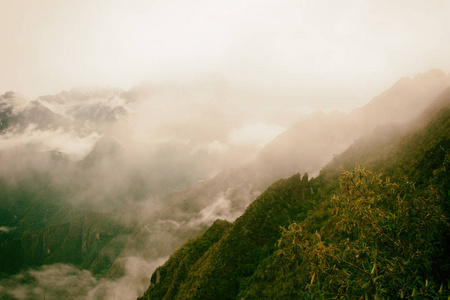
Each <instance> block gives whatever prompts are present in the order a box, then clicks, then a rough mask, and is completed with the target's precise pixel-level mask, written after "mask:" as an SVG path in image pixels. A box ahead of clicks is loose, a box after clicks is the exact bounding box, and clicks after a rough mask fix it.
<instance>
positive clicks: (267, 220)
mask: <svg viewBox="0 0 450 300" xmlns="http://www.w3.org/2000/svg"><path fill="white" fill-rule="evenodd" d="M449 104H450V90H449V91H447V92H446V93H444V94H442V95H441V96H440V98H439V99H438V100H437V101H436V102H434V103H433V105H432V106H431V107H430V109H429V110H427V111H426V112H425V113H424V114H422V115H421V117H420V118H419V119H417V120H416V121H415V122H414V123H413V124H411V125H410V127H408V128H405V127H403V128H402V127H398V126H394V127H389V130H387V129H386V128H384V129H381V130H380V131H379V132H375V133H374V134H373V135H371V136H369V137H366V138H362V139H359V140H358V141H356V142H355V143H354V144H353V145H352V147H350V148H349V149H348V150H347V151H346V152H344V153H343V154H342V155H339V156H337V157H335V159H334V160H333V162H331V163H330V164H329V165H328V166H327V167H325V168H324V169H323V170H322V171H321V172H320V175H319V176H318V177H317V178H313V179H311V180H309V181H308V179H307V177H306V176H304V179H302V180H300V178H299V176H298V175H297V176H294V177H292V178H290V179H287V180H281V181H279V182H277V183H275V184H274V185H272V186H271V188H269V189H268V190H267V191H266V192H264V193H263V194H262V195H261V196H260V197H258V198H257V199H256V200H255V201H254V202H253V203H252V204H251V205H250V206H249V207H248V209H247V210H246V212H245V213H244V214H243V215H242V216H241V217H240V218H238V219H237V220H236V221H235V222H234V223H233V225H232V227H231V228H230V229H229V230H228V231H227V232H226V233H225V234H224V235H223V237H222V238H221V239H220V240H219V241H218V242H217V243H215V244H214V245H212V246H211V247H210V248H209V249H208V251H206V252H205V253H204V254H203V255H202V257H201V258H199V259H198V260H197V261H193V262H191V263H190V264H189V266H186V265H184V266H183V268H184V269H186V268H188V270H189V271H188V276H186V277H182V278H178V279H175V280H178V281H177V282H173V281H174V279H173V278H176V277H174V275H173V274H169V275H166V276H165V277H164V278H170V279H169V280H170V281H171V284H170V285H174V284H175V285H176V286H179V290H178V293H176V294H173V291H171V293H169V290H168V288H167V286H168V285H167V282H164V278H163V277H160V278H159V280H158V281H155V280H152V282H151V284H150V288H149V289H148V291H147V292H146V293H145V294H144V295H143V296H142V298H141V299H163V298H164V297H165V296H167V297H169V295H170V298H171V299H235V298H238V299H243V298H244V299H292V298H308V297H312V298H320V297H322V298H326V299H329V298H336V299H338V298H339V297H340V296H339V295H342V297H344V298H347V299H348V298H352V299H353V298H358V299H359V298H360V297H361V296H364V293H367V295H371V296H378V297H381V298H397V297H400V298H402V297H411V296H412V297H414V296H418V295H421V296H420V297H428V298H429V297H431V298H438V297H444V298H446V297H448V296H449V290H448V288H447V284H448V282H447V280H448V278H449V274H450V273H449V271H450V268H449V266H450V261H449V258H448V256H447V255H446V254H445V253H448V251H449V250H450V247H449V245H450V243H449V241H450V235H449V232H450V230H449V223H448V220H449V217H450V210H449V207H450V206H449V191H450V184H449V179H448V178H449V174H448V171H449V169H448V166H449V157H450V153H449V146H450V144H449V141H450V132H449V128H450V126H449V125H450V124H449V122H450V121H449V120H450V109H449ZM394 128H397V129H396V130H393V129H394ZM386 132H390V133H391V134H385V133H386ZM357 164H361V165H367V166H368V167H370V168H371V169H372V170H374V171H375V172H376V173H372V172H370V171H367V170H365V169H363V168H359V167H357V168H356V169H355V171H353V172H346V173H345V172H344V174H343V175H341V174H342V172H343V171H345V170H353V169H354V168H355V165H357ZM377 173H380V175H377ZM381 174H382V175H381ZM389 178H392V179H391V180H389ZM360 192H361V193H362V194H359V193H360ZM333 194H335V195H336V196H335V197H333ZM289 224H290V225H289ZM280 227H281V228H283V229H282V230H281V231H280ZM200 238H201V237H200ZM277 241H278V242H277ZM276 245H277V246H276ZM181 249H183V251H195V245H194V244H192V243H191V244H187V245H184V246H183V247H182V248H181ZM180 251H181V250H180ZM179 255H180V252H176V253H175V254H174V256H173V257H178V256H179ZM173 257H172V258H171V259H169V261H168V262H167V263H166V264H165V265H164V266H162V267H161V268H159V269H157V272H156V273H155V274H154V275H153V277H152V278H155V276H158V275H157V274H158V273H159V274H161V273H162V272H166V271H168V266H171V267H170V269H171V270H175V269H176V268H175V267H174V266H173V264H175V265H176V264H177V263H176V261H174V259H173Z"/></svg>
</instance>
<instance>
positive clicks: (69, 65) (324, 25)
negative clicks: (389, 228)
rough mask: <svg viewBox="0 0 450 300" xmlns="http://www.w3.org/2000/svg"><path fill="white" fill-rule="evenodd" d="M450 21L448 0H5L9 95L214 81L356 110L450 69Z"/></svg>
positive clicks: (1, 76) (3, 76) (0, 45)
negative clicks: (404, 81) (409, 80)
mask: <svg viewBox="0 0 450 300" xmlns="http://www.w3.org/2000/svg"><path fill="white" fill-rule="evenodd" d="M449 16H450V1H445V0H427V1H422V0H399V1H380V0H370V1H361V0H357V1H334V0H330V1H326V0H314V1H300V0H297V1H290V0H287V1H285V0H276V1H275V0H273V1H264V0H254V1H253V0H251V1H245V0H221V1H215V0H192V1H184V0H164V1H161V0H153V1H151V0H126V1H125V0H123V1H122V0H0V93H3V92H5V91H9V90H14V91H16V92H20V93H22V94H25V95H26V96H28V97H32V98H33V97H37V96H40V95H43V94H54V93H57V92H59V91H61V90H67V89H71V88H73V87H77V86H109V87H119V88H124V89H128V88H130V87H132V86H134V85H137V84H139V83H141V82H142V81H155V82H160V81H165V80H171V81H181V82H195V81H198V80H200V81H201V80H204V79H205V78H208V77H210V76H213V77H215V78H223V79H224V80H226V81H227V82H229V83H231V84H233V85H234V84H235V85H240V86H246V87H250V88H251V89H256V90H259V91H262V92H264V93H267V94H269V95H273V96H274V97H279V96H281V97H286V98H290V99H293V100H292V101H305V102H308V101H314V102H316V103H323V105H324V106H327V105H328V106H334V107H339V105H343V106H352V105H357V104H358V103H362V102H363V103H365V102H367V101H369V100H370V98H372V97H373V96H376V95H377V94H378V93H380V92H382V91H383V90H385V89H387V88H388V87H389V86H390V85H391V84H393V83H394V82H395V81H396V80H398V79H399V78H400V77H403V76H409V77H412V76H414V75H415V74H417V73H420V72H425V71H427V70H429V69H431V68H440V69H442V70H444V71H445V72H447V73H448V72H450V18H449ZM338 104H339V105H338Z"/></svg>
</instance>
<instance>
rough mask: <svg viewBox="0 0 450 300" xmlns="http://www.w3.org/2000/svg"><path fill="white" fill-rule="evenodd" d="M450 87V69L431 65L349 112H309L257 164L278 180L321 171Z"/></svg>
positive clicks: (414, 113)
mask: <svg viewBox="0 0 450 300" xmlns="http://www.w3.org/2000/svg"><path fill="white" fill-rule="evenodd" d="M449 86H450V75H449V74H445V73H444V72H443V71H441V70H430V71H428V72H426V73H423V74H419V75H417V76H415V77H414V78H413V79H410V78H402V79H400V80H399V81H398V82H396V83H395V84H394V85H393V86H392V87H391V88H389V89H388V90H386V91H385V92H383V93H381V94H380V95H378V96H376V97H374V98H373V99H372V100H371V101H370V102H369V103H368V104H366V105H365V106H363V107H361V108H358V109H355V110H354V111H352V112H350V113H349V114H348V115H347V114H343V113H338V112H332V113H330V114H325V113H322V112H317V113H315V114H311V115H307V116H305V117H304V118H302V119H301V120H300V121H299V122H298V123H297V124H295V125H294V126H292V127H291V128H289V129H288V130H286V131H285V132H283V133H282V134H281V135H279V136H278V137H276V138H275V139H274V140H273V141H272V142H270V143H269V144H267V145H266V146H265V148H264V149H263V150H262V151H261V152H260V154H259V156H258V158H257V159H256V162H255V164H256V165H258V167H260V168H261V172H266V173H270V174H271V175H273V176H275V177H274V179H275V178H280V177H287V176H290V175H292V174H294V173H295V172H308V173H309V174H317V172H318V171H319V170H320V168H321V167H323V166H324V165H325V164H326V163H327V162H329V161H330V160H331V159H332V158H333V155H336V154H339V153H341V152H342V151H344V150H345V149H346V148H347V147H348V146H350V144H351V143H353V141H355V140H356V139H358V138H359V137H361V136H363V135H367V134H370V133H371V132H372V131H373V130H375V128H376V127H377V126H382V125H384V124H388V123H405V122H408V121H411V120H413V119H414V118H416V117H417V116H418V115H419V114H420V113H422V112H423V111H424V109H425V108H427V107H428V106H429V105H430V104H431V103H432V102H433V101H434V99H435V98H436V97H437V95H439V94H440V93H441V92H442V91H443V90H444V89H445V88H447V87H449Z"/></svg>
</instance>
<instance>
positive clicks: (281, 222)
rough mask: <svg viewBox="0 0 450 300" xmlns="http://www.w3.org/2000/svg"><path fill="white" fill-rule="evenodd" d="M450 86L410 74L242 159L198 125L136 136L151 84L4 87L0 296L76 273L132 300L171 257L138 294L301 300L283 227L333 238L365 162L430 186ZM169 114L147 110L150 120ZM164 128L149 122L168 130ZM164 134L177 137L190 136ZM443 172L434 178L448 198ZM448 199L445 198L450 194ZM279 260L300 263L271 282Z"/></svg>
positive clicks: (435, 76) (103, 293) (444, 140)
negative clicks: (348, 182) (344, 187)
mask: <svg viewBox="0 0 450 300" xmlns="http://www.w3.org/2000/svg"><path fill="white" fill-rule="evenodd" d="M449 85H450V75H448V74H445V73H444V72H442V71H439V70H431V71H429V72H427V73H423V74H419V75H417V76H415V77H414V78H412V79H410V78H403V79H400V80H399V81H398V82H397V83H395V84H394V85H393V86H392V87H391V88H389V89H388V90H387V91H385V92H383V93H381V94H380V95H379V96H377V97H375V98H374V99H372V100H371V101H370V102H369V103H368V104H367V105H365V106H363V107H361V108H358V109H356V110H354V111H352V112H350V113H341V112H337V111H335V112H331V113H323V112H316V113H312V114H309V115H305V116H300V117H299V120H298V121H297V122H296V123H295V124H293V125H292V126H291V127H289V128H288V129H287V130H285V131H284V132H282V133H281V134H279V135H278V136H276V137H275V138H274V139H273V140H272V141H270V142H269V143H267V144H266V145H265V146H264V147H263V148H262V149H260V151H259V154H257V155H255V156H254V158H253V159H244V158H242V157H241V158H239V159H238V160H236V161H235V162H234V163H233V164H231V165H230V164H228V163H229V162H230V161H232V160H233V159H234V157H236V154H235V153H239V151H241V153H242V156H245V155H244V154H245V153H250V152H246V151H248V150H245V151H244V150H242V149H250V148H240V147H243V146H240V145H238V146H235V148H230V147H232V146H224V140H223V139H222V140H221V139H220V138H217V139H214V138H210V137H208V136H206V135H205V136H200V135H198V134H196V131H195V130H194V129H196V130H197V129H199V128H200V127H199V126H198V125H196V124H195V123H187V125H186V126H185V129H186V130H187V131H186V134H187V135H186V137H187V138H189V139H190V140H189V141H183V140H181V139H179V140H176V141H173V140H161V138H160V137H159V136H155V135H154V134H153V133H152V132H150V133H148V132H147V131H146V130H147V129H146V127H141V126H140V127H139V128H138V129H139V132H141V133H140V135H136V136H133V137H130V135H132V134H131V133H130V132H128V130H129V129H130V128H134V127H132V126H131V125H134V124H142V122H143V119H142V118H144V120H145V121H146V118H145V115H142V116H141V115H139V114H138V113H137V112H136V110H139V108H142V106H139V105H142V104H139V105H138V103H141V102H140V101H141V100H140V99H141V98H142V97H145V96H148V95H154V94H156V95H158V96H160V97H166V98H167V97H168V96H167V93H168V92H157V91H156V92H155V88H154V87H151V88H144V87H142V86H141V87H137V88H134V89H131V90H130V91H120V90H112V89H111V90H98V91H90V90H73V91H69V92H62V93H60V94H57V95H53V96H43V97H40V98H38V99H36V100H34V101H27V100H26V99H24V98H23V97H22V96H20V95H18V94H16V93H13V92H7V93H5V94H4V95H2V96H1V98H0V118H1V122H0V130H1V135H2V144H3V145H5V146H4V147H2V149H0V161H1V165H2V168H1V170H0V175H1V176H0V185H1V190H2V192H1V193H0V197H1V199H0V203H1V204H0V216H1V224H0V226H1V227H0V228H1V230H0V238H1V245H0V265H1V269H0V272H1V273H2V277H3V278H4V279H3V280H2V281H1V286H2V287H1V288H0V295H2V297H6V298H7V297H9V298H12V299H16V298H15V296H14V293H13V292H14V291H17V289H18V285H17V282H16V281H14V278H15V277H14V276H17V275H14V274H20V273H18V272H24V271H25V270H27V269H29V268H30V267H32V268H39V267H42V266H44V265H54V264H60V263H64V264H70V265H73V266H75V267H76V268H79V269H86V270H89V271H90V272H91V273H92V274H93V275H94V276H95V277H96V278H97V279H96V280H97V281H96V285H95V288H93V289H92V290H91V291H88V294H87V295H81V296H80V295H72V298H77V297H80V298H81V299H83V297H84V298H92V299H98V298H111V297H113V296H114V297H117V298H120V299H132V298H133V297H134V298H136V297H138V296H142V294H143V293H144V290H145V288H147V286H148V277H146V276H149V275H150V274H151V273H152V272H153V270H152V269H149V268H153V269H155V268H156V267H157V266H158V264H160V263H162V262H164V261H165V260H166V259H167V258H168V257H169V255H170V254H171V253H172V255H171V256H170V259H169V260H167V262H166V263H165V264H164V265H163V266H162V267H159V268H157V269H156V271H155V273H154V274H153V276H152V279H151V284H150V287H149V288H148V290H147V291H146V292H145V294H144V296H142V299H147V298H150V299H154V298H158V299H159V298H164V299H173V298H176V297H178V298H181V299H187V298H202V299H218V298H224V299H225V298H237V297H239V298H241V297H242V298H258V299H261V298H271V297H276V298H280V297H281V298H283V297H284V298H289V297H292V296H293V295H294V294H295V292H294V294H289V293H290V292H291V291H292V290H296V289H297V288H298V287H297V285H296V284H294V283H293V281H292V280H294V279H293V278H294V277H295V276H297V275H294V274H295V272H294V271H293V270H296V269H295V268H293V267H292V265H290V264H286V262H280V261H279V260H280V259H279V256H280V255H279V253H280V252H279V251H281V250H280V248H277V247H276V246H275V244H277V242H278V241H279V240H280V239H281V238H282V235H281V232H280V227H282V228H287V227H288V226H289V225H290V224H292V223H293V222H296V223H298V224H302V222H304V224H306V225H304V226H306V227H308V226H309V227H310V228H309V229H310V231H311V230H313V231H314V230H317V231H318V232H320V234H322V232H324V233H325V232H326V230H328V229H327V228H328V227H329V226H330V225H328V223H327V222H328V220H331V219H330V218H328V215H329V211H327V210H326V207H327V206H329V200H330V199H331V198H332V194H333V193H338V190H339V175H340V174H341V173H342V172H344V171H345V170H351V169H354V167H355V165H356V164H363V165H365V166H366V167H368V168H371V169H373V170H375V171H377V172H383V174H388V175H389V176H391V177H393V178H396V179H397V180H400V179H401V178H402V177H404V176H408V177H409V178H412V179H414V181H416V182H418V186H420V187H421V189H423V190H425V189H427V188H428V187H429V186H431V184H430V183H429V182H430V180H431V179H430V178H433V174H435V173H439V172H444V171H439V170H441V166H442V164H444V165H445V157H446V156H445V153H448V126H447V125H448V103H449V102H448V99H449V97H448V91H447V92H446V93H444V94H442V95H441V96H440V98H438V100H437V101H436V97H437V96H438V95H440V94H441V92H442V91H443V90H444V89H445V88H446V87H448V86H449ZM169 94H170V93H169ZM181 94H183V93H181ZM206 94H207V96H206V98H207V97H208V96H209V95H210V94H208V93H206ZM195 95H197V94H195ZM170 103H172V102H170ZM175 103H176V102H175ZM146 105H148V104H146ZM158 105H160V104H158V103H154V102H151V105H149V106H150V108H151V110H146V112H148V111H153V110H154V109H156V108H157V107H158ZM170 105H171V106H170V107H172V108H171V109H173V107H174V106H173V105H175V104H173V103H172V104H170ZM196 105H197V107H200V108H202V109H204V112H205V113H206V114H205V115H203V114H202V115H200V116H201V118H205V119H206V120H207V121H209V117H207V114H208V113H212V114H213V115H214V114H216V111H215V110H214V108H212V107H206V108H205V103H204V102H202V101H200V102H198V103H197V104H196ZM175 107H176V106H175ZM230 111H231V110H230ZM137 115H138V116H139V118H137V117H136V116H137ZM217 116H218V115H217ZM230 116H234V117H233V118H234V119H233V120H240V118H241V115H240V114H237V115H233V114H231V112H229V111H228V110H226V109H225V112H224V113H223V119H222V117H220V118H219V119H217V121H221V120H223V124H225V127H226V126H228V122H226V121H225V119H226V118H228V117H230ZM438 116H441V119H439V118H438ZM154 118H155V120H154V121H153V120H151V122H150V123H149V124H150V125H151V126H162V125H158V124H165V123H164V122H167V124H169V121H170V120H165V119H164V118H159V119H158V116H157V115H155V116H154ZM202 120H203V119H202ZM185 121H186V120H185ZM187 121H191V120H187ZM187 121H186V122H187ZM146 122H147V121H146ZM153 122H154V123H153ZM239 122H241V121H239ZM239 122H238V123H239ZM219 123H220V122H219ZM145 124H147V123H145ZM155 124H156V125H155ZM181 124H182V123H181ZM433 124H434V125H433ZM189 126H192V127H189ZM211 126H212V128H213V129H214V128H215V127H214V126H216V125H214V124H212V125H211ZM230 126H231V125H230ZM433 126H435V127H436V128H434V127H433ZM152 128H153V127H152ZM159 128H160V129H161V130H163V132H166V133H169V134H173V133H174V132H175V133H176V132H179V130H180V128H181V127H178V126H175V127H174V128H171V126H166V127H159ZM217 128H218V127H217ZM230 128H231V129H232V127H230ZM231 129H230V130H231ZM152 130H154V129H149V131H152ZM142 134H145V135H142ZM189 134H192V135H189ZM217 134H218V136H220V135H223V134H224V133H223V132H220V131H217ZM54 136H56V137H57V138H54V141H51V138H50V137H54ZM140 137H145V139H143V140H142V141H140V142H139V143H136V139H138V140H139V138H140ZM177 138H178V137H177ZM74 140H75V141H77V143H74V144H71V146H72V147H71V148H70V149H77V151H76V152H70V151H65V149H66V148H65V147H64V145H66V144H67V143H73V141H74ZM205 145H207V147H209V148H207V147H206V146H205ZM212 145H214V146H215V147H222V148H223V149H231V150H229V152H226V151H228V150H220V151H225V152H220V151H219V150H217V151H216V150H214V151H213V150H211V149H216V148H211V147H212ZM230 145H231V144H230ZM417 145H422V146H421V147H417ZM226 147H228V148H226ZM233 147H234V146H233ZM245 147H248V145H247V146H245ZM222 148H220V149H222ZM416 148H417V149H416ZM441 148H442V149H443V150H439V149H441ZM67 149H68V148H67ZM252 149H254V148H252ZM255 149H256V148H255ZM439 151H441V152H442V151H443V152H442V153H441V152H439ZM220 153H222V156H220ZM224 153H225V154H224ZM227 155H228V156H227ZM430 157H431V158H433V157H436V159H433V160H431V159H430ZM408 159H409V160H410V161H411V162H414V164H413V165H412V166H413V167H410V164H409V163H408ZM427 160H430V162H429V163H427ZM212 161H214V162H215V163H211V162H212ZM431 161H432V162H431ZM427 164H430V165H427ZM211 166H212V167H211ZM224 166H228V168H225V167H224ZM425 169H426V170H427V171H425ZM445 172H446V170H445ZM296 173H301V174H302V175H301V176H300V175H298V174H297V175H294V174H296ZM307 174H309V175H307ZM439 176H440V177H439ZM280 178H289V179H285V180H279V179H280ZM443 178H444V179H445V176H444V175H442V174H441V175H437V179H433V180H435V181H436V182H433V184H434V185H436V186H440V187H441V189H440V191H444V192H445V188H446V185H445V184H448V183H446V182H445V180H444V179H443ZM275 181H276V183H274V182H275ZM441 197H443V198H444V199H445V200H446V201H447V203H448V199H447V198H446V197H448V195H445V193H444V194H443V195H441ZM255 199H256V200H255ZM444 212H445V213H447V212H448V210H444ZM218 219H219V221H216V220H218ZM220 219H221V220H220ZM330 222H331V221H330ZM327 226H328V227H327ZM311 232H312V231H311ZM443 232H446V233H445V234H448V231H443ZM333 234H334V233H331V236H332V237H333ZM189 239H190V240H189ZM187 240H189V242H187V244H184V245H183V246H181V248H179V247H180V245H182V244H183V243H184V242H186V241H187ZM332 240H333V239H332V238H330V241H332ZM177 249H178V250H177ZM175 250H177V251H176V252H174V251H175ZM286 251H287V250H286ZM435 261H436V262H438V261H439V260H435ZM444 262H445V264H447V262H446V261H445V260H444ZM281 263H284V264H285V265H281ZM299 264H300V262H299ZM55 266H56V265H55ZM277 266H278V267H280V268H281V269H283V268H291V269H289V270H288V271H286V272H285V271H283V272H284V273H282V274H281V273H279V272H280V271H278V269H277V271H276V272H274V274H276V275H273V276H272V275H271V276H269V277H267V276H268V275H264V274H266V272H268V270H273V269H274V268H275V269H276V268H277ZM292 268H293V269H292ZM439 272H441V273H442V272H443V273H442V274H447V273H445V272H447V271H445V270H439ZM274 276H275V277H276V278H274ZM299 276H300V275H299ZM301 276H303V277H301ZM301 276H300V277H301V278H302V280H305V278H306V277H307V275H305V274H303V275H301ZM439 276H440V277H439ZM439 276H437V277H436V276H435V277H433V280H434V281H433V282H436V284H437V283H439V282H440V281H439V280H441V278H444V277H442V276H443V275H442V276H441V275H439ZM300 277H299V278H300ZM11 278H12V279H11ZM127 278H133V280H128V279H127ZM295 278H296V277H295ZM310 279H311V278H309V280H310ZM211 280H214V281H211ZM430 280H431V279H430ZM441 281H442V280H441ZM213 282H214V284H213ZM260 282H263V283H261V284H260ZM299 282H300V281H299ZM305 286H306V285H305ZM35 290H36V289H35ZM275 290H279V291H280V293H281V294H280V295H277V294H274V291H275ZM288 290H289V292H288ZM300 290H301V289H300ZM85 292H86V291H85ZM28 293H30V294H29V295H28V296H27V297H33V295H34V297H40V296H42V295H36V294H33V293H34V292H32V291H31V289H30V290H29V291H28ZM49 293H50V292H49ZM295 296H296V297H300V296H299V294H295ZM25 298H26V297H25ZM69 298H70V295H69ZM19 299H20V298H19Z"/></svg>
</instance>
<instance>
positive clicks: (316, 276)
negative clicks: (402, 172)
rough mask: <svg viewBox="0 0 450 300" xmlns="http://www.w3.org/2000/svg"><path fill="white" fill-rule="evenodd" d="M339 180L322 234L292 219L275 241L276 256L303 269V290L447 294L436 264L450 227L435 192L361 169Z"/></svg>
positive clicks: (345, 295)
mask: <svg viewBox="0 0 450 300" xmlns="http://www.w3.org/2000/svg"><path fill="white" fill-rule="evenodd" d="M340 185H341V191H340V193H339V195H337V196H334V197H333V198H332V200H331V208H330V209H331V215H332V216H331V218H330V219H329V220H328V222H327V224H326V225H325V226H324V229H323V230H322V232H320V233H319V232H314V233H313V232H309V231H307V230H305V228H304V225H303V224H301V223H300V224H297V223H293V224H291V225H290V226H289V228H287V229H283V233H282V237H281V239H280V240H279V244H280V251H279V254H281V255H283V256H285V257H286V258H287V259H288V260H294V261H295V262H289V263H290V264H292V263H295V264H296V265H295V268H298V270H301V271H302V272H301V273H302V275H303V276H300V277H299V278H298V279H299V280H301V281H303V282H304V286H305V288H304V289H303V292H304V293H305V294H304V296H306V295H309V297H315V298H324V299H333V298H336V299H355V298H356V299H357V298H359V297H361V296H364V297H366V298H367V297H369V296H370V297H371V298H374V299H388V298H390V299H395V298H408V297H413V296H418V297H421V298H428V299H432V298H438V297H439V296H442V295H443V294H445V295H447V294H448V288H447V283H445V288H444V282H442V280H441V278H439V274H438V273H436V270H435V267H436V266H435V265H434V264H433V262H435V261H436V259H437V258H439V257H440V256H441V255H443V254H444V253H443V244H444V242H445V240H443V235H442V234H443V233H445V232H447V231H448V226H449V224H448V220H447V218H446V217H445V216H444V213H443V210H442V207H441V205H440V204H441V199H440V197H439V196H438V194H437V193H436V190H435V189H434V188H433V187H431V186H430V187H429V188H428V189H427V190H426V191H425V194H424V195H423V196H420V195H419V194H420V193H418V192H417V191H416V189H415V187H414V184H412V183H410V182H403V183H393V182H391V181H390V180H389V178H387V179H385V180H382V179H381V176H380V175H379V174H374V173H372V172H370V171H367V170H365V169H362V168H360V167H357V168H356V169H355V171H353V172H345V173H343V174H342V176H341V178H340ZM322 235H323V236H322ZM446 297H448V295H447V296H445V298H446Z"/></svg>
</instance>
